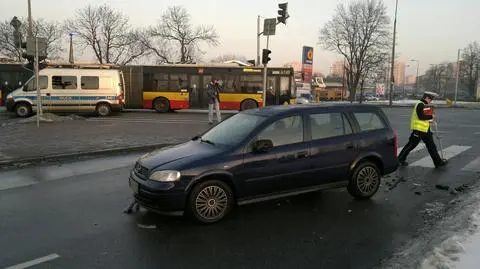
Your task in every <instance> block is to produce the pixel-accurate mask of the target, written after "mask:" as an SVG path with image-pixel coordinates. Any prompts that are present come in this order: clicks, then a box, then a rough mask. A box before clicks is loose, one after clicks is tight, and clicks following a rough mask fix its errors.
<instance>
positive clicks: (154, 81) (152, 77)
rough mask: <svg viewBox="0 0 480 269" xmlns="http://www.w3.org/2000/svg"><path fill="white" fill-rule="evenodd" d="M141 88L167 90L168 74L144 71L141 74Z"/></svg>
mask: <svg viewBox="0 0 480 269" xmlns="http://www.w3.org/2000/svg"><path fill="white" fill-rule="evenodd" d="M143 89H144V91H151V92H161V91H164V92H166V91H168V89H169V87H168V74H162V73H145V74H144V75H143Z"/></svg>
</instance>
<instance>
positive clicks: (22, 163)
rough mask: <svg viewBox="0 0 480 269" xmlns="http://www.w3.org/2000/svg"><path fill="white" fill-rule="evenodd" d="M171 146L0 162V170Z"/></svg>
mask: <svg viewBox="0 0 480 269" xmlns="http://www.w3.org/2000/svg"><path fill="white" fill-rule="evenodd" d="M171 145H174V144H173V143H160V144H150V145H143V146H136V147H126V148H115V149H104V150H96V151H84V152H74V153H65V154H52V155H48V156H43V157H31V158H16V159H9V160H0V169H5V168H15V167H18V166H21V167H27V166H31V165H34V164H39V163H45V162H59V161H65V160H69V159H73V158H79V157H90V158H92V157H100V156H105V157H108V156H111V155H112V154H118V153H135V152H145V151H153V150H156V149H160V148H164V147H167V146H171Z"/></svg>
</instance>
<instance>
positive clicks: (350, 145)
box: [345, 143, 355, 149]
mask: <svg viewBox="0 0 480 269" xmlns="http://www.w3.org/2000/svg"><path fill="white" fill-rule="evenodd" d="M345 147H346V148H347V149H353V148H355V145H354V144H353V143H347V144H346V145H345Z"/></svg>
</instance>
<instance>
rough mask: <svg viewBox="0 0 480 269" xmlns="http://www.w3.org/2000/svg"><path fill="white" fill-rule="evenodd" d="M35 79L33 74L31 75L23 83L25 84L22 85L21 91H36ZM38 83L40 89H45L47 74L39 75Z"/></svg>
mask: <svg viewBox="0 0 480 269" xmlns="http://www.w3.org/2000/svg"><path fill="white" fill-rule="evenodd" d="M35 84H36V80H35V76H32V77H31V78H30V79H29V80H28V81H27V83H25V86H24V87H23V91H25V92H32V91H36V90H37V88H36V85H35ZM38 85H39V86H40V89H46V88H47V86H48V77H47V76H40V79H39V80H38Z"/></svg>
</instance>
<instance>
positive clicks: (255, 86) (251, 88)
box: [240, 75, 263, 93]
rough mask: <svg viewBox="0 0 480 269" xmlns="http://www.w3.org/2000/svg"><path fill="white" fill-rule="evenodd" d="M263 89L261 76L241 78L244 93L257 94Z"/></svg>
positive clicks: (241, 88)
mask: <svg viewBox="0 0 480 269" xmlns="http://www.w3.org/2000/svg"><path fill="white" fill-rule="evenodd" d="M262 88H263V77H262V76H261V75H250V76H240V90H241V92H242V93H257V92H258V91H261V90H262Z"/></svg>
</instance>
